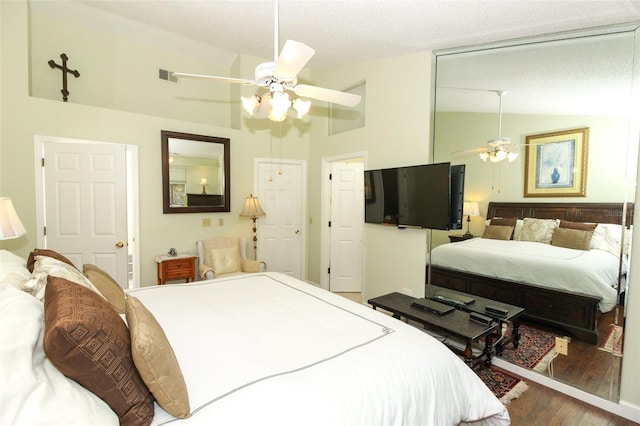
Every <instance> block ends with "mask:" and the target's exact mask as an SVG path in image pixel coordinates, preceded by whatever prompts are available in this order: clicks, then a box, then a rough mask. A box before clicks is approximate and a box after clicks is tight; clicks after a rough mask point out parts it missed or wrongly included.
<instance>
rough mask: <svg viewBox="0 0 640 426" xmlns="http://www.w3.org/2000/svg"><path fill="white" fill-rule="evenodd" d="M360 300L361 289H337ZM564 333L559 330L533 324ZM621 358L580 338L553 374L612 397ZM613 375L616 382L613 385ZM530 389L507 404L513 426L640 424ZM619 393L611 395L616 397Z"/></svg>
mask: <svg viewBox="0 0 640 426" xmlns="http://www.w3.org/2000/svg"><path fill="white" fill-rule="evenodd" d="M338 294H340V295H341V296H344V297H347V298H349V299H351V300H353V301H355V302H358V303H361V300H360V297H361V296H360V293H338ZM614 319H615V311H611V312H609V313H607V314H603V315H601V316H600V318H599V319H598V331H599V336H600V337H599V339H604V338H605V336H606V335H607V331H608V328H609V325H610V324H612V323H613V322H614ZM530 325H533V326H536V327H539V328H542V329H547V330H548V331H552V332H554V333H556V334H559V335H562V333H561V332H559V331H558V330H553V329H552V328H549V327H545V326H541V325H540V324H530ZM621 360H622V358H619V357H613V356H611V354H609V353H607V352H604V351H600V350H598V349H597V346H595V345H590V344H586V343H584V342H580V341H578V340H575V339H574V340H572V341H571V343H569V355H568V356H563V355H558V357H557V358H556V359H555V360H554V377H555V378H557V379H558V378H560V379H561V380H562V381H564V382H568V383H574V384H576V385H577V387H579V388H581V389H582V390H585V391H587V392H591V393H594V394H596V395H598V396H600V397H603V398H605V399H609V396H610V395H609V393H610V388H611V389H615V390H616V392H617V389H618V388H619V379H620V377H619V374H620V366H621ZM611 377H612V378H613V386H610V383H611V380H610V379H609V378H611ZM527 384H528V385H529V389H528V390H527V391H526V392H525V393H524V394H522V395H521V396H520V397H518V398H517V399H514V400H512V401H511V404H510V405H509V406H508V410H509V415H510V416H511V424H512V425H513V426H525V425H526V426H530V425H544V426H556V425H557V426H573V425H576V426H578V425H580V426H583V425H593V426H614V425H615V426H633V425H636V426H638V425H639V424H638V423H635V422H633V421H631V420H627V419H625V418H623V417H620V416H616V415H615V414H612V413H609V412H608V411H605V410H602V409H600V408H597V407H594V406H592V405H590V404H587V403H585V402H583V401H580V400H577V399H575V398H572V397H570V396H567V395H565V394H563V393H561V392H558V391H555V390H553V389H551V388H548V387H546V386H543V385H540V384H538V383H535V382H532V381H530V380H528V381H527ZM617 397H618V395H617V393H615V394H613V395H612V399H614V400H616V399H617Z"/></svg>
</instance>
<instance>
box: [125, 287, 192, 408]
mask: <svg viewBox="0 0 640 426" xmlns="http://www.w3.org/2000/svg"><path fill="white" fill-rule="evenodd" d="M125 311H126V317H127V324H128V325H129V334H130V335H131V354H132V356H133V363H134V364H135V366H136V369H137V370H138V372H139V373H140V376H141V377H142V380H143V381H144V383H145V384H146V385H147V387H148V388H149V390H150V391H151V393H152V394H153V397H154V398H155V399H156V401H158V405H160V406H161V407H162V408H163V409H164V410H165V411H166V412H167V413H169V414H171V415H172V416H175V417H178V418H181V419H184V418H186V417H189V416H191V407H190V405H189V393H188V391H187V385H186V383H185V381H184V376H183V375H182V370H181V369H180V365H179V364H178V359H177V358H176V355H175V353H174V352H173V348H172V347H171V344H170V343H169V340H168V339H167V336H166V335H165V334H164V331H163V330H162V327H161V326H160V324H159V323H158V321H157V320H156V318H155V317H154V316H153V314H152V313H151V312H150V311H149V310H148V309H147V308H146V307H145V306H144V305H143V304H142V302H140V301H139V300H138V299H136V298H135V297H133V296H128V297H127V298H126V307H125Z"/></svg>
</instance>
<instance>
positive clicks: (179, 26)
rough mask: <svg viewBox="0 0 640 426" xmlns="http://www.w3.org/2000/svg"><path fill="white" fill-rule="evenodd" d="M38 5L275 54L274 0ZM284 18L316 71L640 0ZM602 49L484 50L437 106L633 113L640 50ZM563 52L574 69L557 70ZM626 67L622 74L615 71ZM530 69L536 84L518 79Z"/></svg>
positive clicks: (398, 7) (310, 0) (223, 61)
mask: <svg viewBox="0 0 640 426" xmlns="http://www.w3.org/2000/svg"><path fill="white" fill-rule="evenodd" d="M0 1H2V0H0ZM30 4H31V10H32V13H44V14H49V15H54V16H57V17H59V18H60V19H73V20H80V21H82V22H83V23H84V24H87V25H92V26H98V27H102V28H103V29H104V30H106V31H111V32H113V33H117V34H118V35H124V36H127V37H135V38H141V39H145V41H147V42H151V43H156V44H158V45H162V46H164V47H168V48H174V49H178V50H179V51H181V52H183V53H185V54H189V55H193V56H196V57H199V58H201V59H205V60H207V61H210V62H211V63H215V64H218V65H222V66H227V67H228V66H230V65H231V64H232V63H233V61H234V60H235V59H236V58H237V55H238V54H245V55H251V56H255V57H259V58H265V59H270V58H272V57H273V55H274V24H275V22H274V21H275V14H274V11H275V3H274V1H273V0H251V1H245V0H236V1H226V0H225V1H222V0H200V1H192V0H162V1H156V0H124V1H123V0H119V1H114V0H110V1H103V0H53V1H52V0H46V1H41V0H31V1H30ZM278 16H279V19H278V23H279V42H280V43H279V44H280V45H282V44H283V43H284V41H285V40H287V39H293V40H296V41H299V42H303V43H305V44H307V45H309V46H311V47H313V48H314V49H315V51H316V54H315V55H314V56H313V58H312V59H311V61H310V62H309V63H308V67H309V68H314V67H322V66H330V65H333V64H339V63H348V62H354V61H367V60H374V59H379V58H384V57H393V56H400V55H405V54H411V53H417V52H424V51H431V50H440V49H447V48H452V47H460V46H469V45H476V44H481V43H489V42H495V41H501V40H508V39H514V38H521V37H529V36H536V35H541V34H549V33H555V32H564V31H569V30H576V29H584V28H593V27H599V26H606V25H613V24H620V23H629V22H634V23H640V0H553V1H551V0H544V1H543V0H474V1H469V0H447V1H433V0H380V1H376V0H368V1H367V0H321V1H317V0H280V2H279V14H278ZM595 49H596V47H595V46H592V45H590V46H589V47H588V48H585V47H584V45H582V46H580V47H575V46H570V45H567V46H566V48H565V49H564V50H562V49H561V50H559V51H557V52H554V55H555V56H554V55H551V56H546V55H543V54H541V53H535V54H534V53H531V54H528V55H525V56H521V57H520V58H519V59H517V60H513V59H506V58H505V59H500V58H498V59H496V58H495V57H493V56H492V55H486V59H485V63H484V64H482V63H481V62H480V61H482V57H476V58H474V59H473V63H472V64H465V63H463V62H456V61H455V60H453V61H452V62H451V66H450V68H452V69H455V70H456V72H455V73H450V74H449V75H451V76H454V78H452V79H445V80H443V81H442V82H440V81H439V86H450V87H454V89H453V90H449V91H447V92H442V93H443V95H445V94H446V96H441V97H440V103H439V105H438V108H439V110H459V109H460V108H461V106H462V108H464V109H465V110H469V111H495V110H496V108H497V97H496V96H495V94H493V93H490V92H486V91H487V90H507V91H509V94H508V95H507V96H506V97H505V98H504V110H505V112H507V113H508V112H529V113H542V112H546V113H558V114H560V113H568V112H571V113H575V114H603V113H606V114H617V113H619V112H621V111H625V110H626V111H628V99H629V96H628V94H629V91H630V89H629V87H628V82H629V78H628V76H629V71H628V70H629V69H630V67H631V66H632V65H630V64H629V63H628V62H630V61H631V59H632V58H631V55H630V54H629V51H630V50H633V48H632V47H631V48H627V49H626V50H623V51H619V50H616V49H611V48H610V47H609V46H607V45H606V44H602V47H601V48H600V49H601V52H602V53H599V52H598V51H596V50H595ZM480 56H483V55H480ZM545 58H546V59H545ZM559 58H562V61H563V63H566V64H570V69H569V68H562V69H561V68H558V67H557V66H556V64H557V63H558V59H559ZM570 58H574V59H570ZM532 59H536V62H535V63H533V62H532V61H531V60H532ZM496 61H503V62H504V64H505V66H504V68H503V69H501V70H499V71H498V72H496V71H487V72H485V73H484V74H482V72H481V70H482V69H483V68H484V67H485V66H486V69H487V70H492V69H494V65H495V62H496ZM443 65H444V64H443ZM180 71H183V72H189V71H190V70H180ZM620 73H622V74H624V75H623V77H624V78H621V79H618V78H616V77H617V74H620ZM532 74H534V75H535V76H536V78H535V79H533V80H528V81H524V82H523V81H522V79H521V78H520V76H523V75H532ZM439 75H441V74H440V73H439ZM481 76H482V77H481ZM240 77H245V78H251V77H253V76H240ZM203 84H211V83H203ZM625 85H626V86H625ZM459 88H473V89H474V90H476V92H469V91H464V90H463V91H461V90H458V89H459ZM585 88H589V89H590V90H589V91H587V90H585ZM594 88H597V92H595V93H594V91H593V89H594ZM478 90H480V91H483V90H484V91H485V92H484V93H481V92H478ZM623 98H624V101H621V99H623ZM572 101H573V102H572Z"/></svg>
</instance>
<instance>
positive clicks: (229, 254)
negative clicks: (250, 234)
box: [196, 237, 267, 279]
mask: <svg viewBox="0 0 640 426" xmlns="http://www.w3.org/2000/svg"><path fill="white" fill-rule="evenodd" d="M196 245H197V248H198V258H199V261H200V265H199V267H198V270H199V275H200V278H202V279H212V278H217V277H219V276H221V275H226V274H238V273H247V272H262V271H265V270H266V267H267V265H266V264H265V263H264V262H262V261H259V260H251V259H247V257H246V252H245V247H246V240H245V238H244V237H213V238H209V239H205V240H199V241H198V242H197V243H196Z"/></svg>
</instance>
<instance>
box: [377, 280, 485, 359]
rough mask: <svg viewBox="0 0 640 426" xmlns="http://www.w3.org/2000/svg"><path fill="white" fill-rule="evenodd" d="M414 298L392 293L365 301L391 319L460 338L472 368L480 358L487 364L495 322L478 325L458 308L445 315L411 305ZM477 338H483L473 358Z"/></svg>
mask: <svg viewBox="0 0 640 426" xmlns="http://www.w3.org/2000/svg"><path fill="white" fill-rule="evenodd" d="M414 300H416V299H415V298H414V297H411V296H407V295H406V294H402V293H397V292H396V293H391V294H387V295H384V296H380V297H375V298H373V299H369V304H371V306H373V309H377V308H381V309H384V310H385V311H389V312H391V313H392V314H393V317H394V318H397V319H402V318H405V321H408V320H411V321H415V322H417V323H419V324H421V325H423V326H424V327H425V328H427V329H431V330H434V331H436V332H440V333H443V334H444V335H447V336H453V337H455V338H458V339H461V340H463V341H464V342H465V344H466V346H465V348H464V350H463V351H462V354H463V355H464V361H465V363H466V364H467V365H468V366H469V367H473V366H474V365H476V364H477V363H478V362H480V361H481V360H482V359H484V361H485V365H486V366H490V365H491V359H492V356H493V341H494V340H493V339H494V337H495V336H496V330H497V329H498V324H497V322H495V321H494V322H492V323H491V324H489V325H484V324H480V323H478V322H475V321H473V320H470V319H469V313H468V312H464V311H462V310H458V309H456V310H454V311H453V312H450V313H448V314H445V315H437V314H433V313H431V312H428V311H425V310H422V309H420V308H416V307H414V306H411V302H413V301H414ZM480 339H484V349H483V351H482V353H481V354H480V355H479V356H476V357H474V355H473V342H475V341H479V340H480ZM447 346H449V348H451V349H452V350H454V351H456V352H458V351H459V350H458V349H457V348H455V347H454V346H451V345H447Z"/></svg>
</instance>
